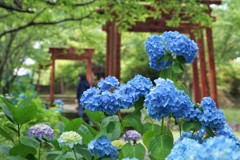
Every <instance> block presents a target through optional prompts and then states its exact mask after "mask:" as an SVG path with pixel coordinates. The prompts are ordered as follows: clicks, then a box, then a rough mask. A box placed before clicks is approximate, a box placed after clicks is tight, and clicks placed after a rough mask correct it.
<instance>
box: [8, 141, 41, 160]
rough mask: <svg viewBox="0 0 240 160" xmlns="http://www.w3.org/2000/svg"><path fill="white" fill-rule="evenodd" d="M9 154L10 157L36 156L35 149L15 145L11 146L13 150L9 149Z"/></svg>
mask: <svg viewBox="0 0 240 160" xmlns="http://www.w3.org/2000/svg"><path fill="white" fill-rule="evenodd" d="M9 154H10V155H12V156H18V155H19V156H22V157H25V156H26V155H28V154H33V155H36V154H37V150H36V149H35V148H32V147H28V146H26V145H24V144H21V143H19V144H17V145H15V146H13V148H11V149H10V151H9Z"/></svg>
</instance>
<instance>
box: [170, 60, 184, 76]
mask: <svg viewBox="0 0 240 160" xmlns="http://www.w3.org/2000/svg"><path fill="white" fill-rule="evenodd" d="M172 71H173V73H176V74H178V73H182V72H183V66H182V65H181V64H179V63H174V64H173V66H172Z"/></svg>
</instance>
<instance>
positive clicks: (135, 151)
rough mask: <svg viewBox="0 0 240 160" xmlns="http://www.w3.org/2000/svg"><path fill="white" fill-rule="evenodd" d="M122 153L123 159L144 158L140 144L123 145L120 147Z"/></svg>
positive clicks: (143, 149)
mask: <svg viewBox="0 0 240 160" xmlns="http://www.w3.org/2000/svg"><path fill="white" fill-rule="evenodd" d="M122 153H123V156H124V157H126V158H127V157H128V158H134V157H135V158H138V159H144V157H145V153H146V150H145V147H144V146H143V145H142V144H141V143H138V144H135V145H131V144H130V143H127V144H125V145H124V146H123V147H122Z"/></svg>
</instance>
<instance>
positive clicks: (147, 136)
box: [142, 131, 156, 148]
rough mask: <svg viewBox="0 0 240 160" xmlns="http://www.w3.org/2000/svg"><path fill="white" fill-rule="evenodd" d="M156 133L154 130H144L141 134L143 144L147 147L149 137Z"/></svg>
mask: <svg viewBox="0 0 240 160" xmlns="http://www.w3.org/2000/svg"><path fill="white" fill-rule="evenodd" d="M155 135H156V132H155V131H149V132H145V133H144V134H143V136H142V140H143V143H144V145H145V146H146V147H147V148H149V144H150V139H151V138H152V137H154V136H155Z"/></svg>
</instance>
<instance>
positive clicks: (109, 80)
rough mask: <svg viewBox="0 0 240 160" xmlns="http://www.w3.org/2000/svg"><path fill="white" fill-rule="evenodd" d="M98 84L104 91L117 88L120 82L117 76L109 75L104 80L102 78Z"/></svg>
mask: <svg viewBox="0 0 240 160" xmlns="http://www.w3.org/2000/svg"><path fill="white" fill-rule="evenodd" d="M97 85H98V87H99V88H100V89H101V90H102V91H107V90H110V89H114V88H117V87H118V85H119V82H118V80H117V78H116V77H113V76H108V77H106V78H105V79H104V80H101V81H100V82H99V83H98V84H97Z"/></svg>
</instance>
